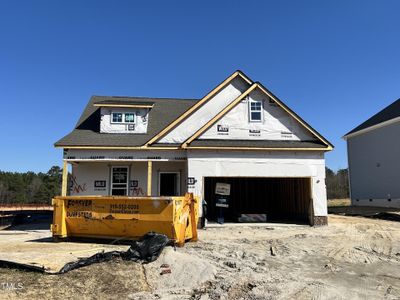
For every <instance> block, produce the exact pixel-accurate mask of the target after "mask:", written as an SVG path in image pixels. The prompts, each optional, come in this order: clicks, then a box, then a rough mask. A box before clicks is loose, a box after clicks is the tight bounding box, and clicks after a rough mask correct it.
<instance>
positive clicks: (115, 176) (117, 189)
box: [111, 167, 128, 196]
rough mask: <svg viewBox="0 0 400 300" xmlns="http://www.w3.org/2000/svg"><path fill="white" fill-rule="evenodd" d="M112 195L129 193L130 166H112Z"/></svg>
mask: <svg viewBox="0 0 400 300" xmlns="http://www.w3.org/2000/svg"><path fill="white" fill-rule="evenodd" d="M111 195H112V196H126V195H128V167H112V174H111Z"/></svg>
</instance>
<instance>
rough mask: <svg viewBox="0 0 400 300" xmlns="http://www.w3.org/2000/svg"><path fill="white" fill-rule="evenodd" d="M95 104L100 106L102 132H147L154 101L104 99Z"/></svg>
mask: <svg viewBox="0 0 400 300" xmlns="http://www.w3.org/2000/svg"><path fill="white" fill-rule="evenodd" d="M93 105H94V106H95V107H99V108H100V133H147V125H148V116H149V112H150V110H151V109H152V108H153V105H154V103H152V102H134V101H132V102H127V101H118V100H103V101H98V102H95V103H94V104H93Z"/></svg>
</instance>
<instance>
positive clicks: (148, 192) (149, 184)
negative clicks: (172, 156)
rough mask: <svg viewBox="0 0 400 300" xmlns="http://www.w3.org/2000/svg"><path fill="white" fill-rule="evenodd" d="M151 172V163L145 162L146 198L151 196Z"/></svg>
mask: <svg viewBox="0 0 400 300" xmlns="http://www.w3.org/2000/svg"><path fill="white" fill-rule="evenodd" d="M152 171H153V162H152V161H151V160H149V161H148V162H147V196H151V176H152Z"/></svg>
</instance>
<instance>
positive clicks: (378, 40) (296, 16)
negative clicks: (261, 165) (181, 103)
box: [0, 0, 400, 171]
mask: <svg viewBox="0 0 400 300" xmlns="http://www.w3.org/2000/svg"><path fill="white" fill-rule="evenodd" d="M399 11H400V1H389V0H386V1H368V0H363V1H307V0H305V1H295V0H293V1H285V0H284V1H225V2H224V1H196V2H194V1H179V2H178V1H99V0H96V1H54V0H52V1H11V0H10V1H1V2H0V99H1V106H2V111H3V113H2V117H1V118H0V126H1V131H0V141H1V142H0V143H1V148H0V170H8V171H28V170H32V171H47V170H48V169H49V168H50V167H51V166H52V165H60V164H61V159H62V151H61V150H60V149H54V148H53V143H54V142H55V141H57V140H58V139H59V138H61V137H62V136H64V135H65V134H67V133H68V132H69V131H70V130H71V129H72V128H73V126H74V125H75V123H76V121H77V119H78V117H79V115H80V113H81V112H82V109H83V108H84V106H85V105H86V103H87V101H88V99H89V97H90V96H91V95H131V96H153V97H183V98H185V97H188V98H200V97H202V96H204V95H205V94H206V93H207V92H208V91H209V90H210V89H212V88H213V87H214V86H215V85H217V84H218V83H219V82H220V81H222V80H223V79H224V78H225V77H227V76H228V75H229V74H231V73H232V72H233V71H235V70H236V69H241V70H243V71H244V72H245V73H246V74H247V75H249V76H250V78H252V79H254V80H256V81H261V82H262V83H263V84H264V85H265V86H266V87H268V88H269V89H270V90H271V91H272V92H274V93H275V94H276V95H277V96H278V97H279V98H280V99H282V100H283V101H284V102H285V103H286V104H287V105H288V106H289V107H291V108H292V109H293V110H294V111H296V112H297V113H298V114H299V115H300V116H302V117H303V118H304V119H305V120H306V121H308V122H309V123H310V124H311V125H312V126H313V127H314V128H316V129H317V130H318V131H319V132H320V133H322V134H323V135H324V136H325V137H326V138H328V139H329V140H330V141H331V142H332V143H333V144H334V145H335V146H336V148H335V150H334V151H332V152H330V153H328V154H327V155H326V161H327V166H328V167H330V168H332V169H335V170H336V169H338V168H344V167H346V166H347V158H346V149H345V142H344V141H343V140H342V139H341V137H342V136H343V134H345V133H346V132H347V131H349V130H351V129H352V128H353V127H355V126H356V125H358V124H359V123H361V122H362V121H364V120H365V119H367V118H369V117H370V116H371V115H373V114H375V113H376V112H378V111H379V110H380V109H382V108H384V107H385V106H387V105H388V104H390V103H391V102H393V101H394V100H396V99H397V98H399V97H400V85H399V83H400V67H399V66H400V54H399V53H400V52H399V49H400V26H399V23H398V12H399Z"/></svg>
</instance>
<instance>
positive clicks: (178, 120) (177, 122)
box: [146, 71, 252, 146]
mask: <svg viewBox="0 0 400 300" xmlns="http://www.w3.org/2000/svg"><path fill="white" fill-rule="evenodd" d="M236 76H240V77H241V78H243V79H244V80H245V81H247V82H248V83H249V84H251V83H252V81H251V80H250V79H249V78H247V77H246V76H245V75H244V74H243V73H242V72H240V71H236V72H235V73H233V74H232V75H231V76H229V77H228V78H227V79H225V80H224V81H223V82H222V83H220V84H219V85H218V86H217V87H216V88H214V89H213V90H212V91H211V92H209V93H208V94H207V95H206V96H204V97H203V98H202V99H201V100H200V101H199V102H197V103H196V104H195V105H193V106H192V107H191V108H189V109H188V110H187V111H186V112H185V113H183V114H182V115H181V116H180V117H178V118H177V119H176V120H175V121H173V122H172V123H171V124H169V125H168V126H167V127H165V128H164V129H163V130H161V131H160V133H158V134H157V135H156V136H155V137H153V138H152V139H151V140H150V141H148V142H147V143H146V146H148V145H151V144H153V143H154V142H156V141H157V140H159V139H160V138H161V137H162V136H164V135H165V134H167V133H168V132H169V131H170V130H171V129H172V128H174V127H175V126H177V125H178V124H179V123H180V122H181V121H183V120H184V119H185V118H186V117H188V116H189V115H191V114H192V113H193V112H194V111H196V110H197V109H198V108H199V107H200V106H202V105H203V104H204V103H205V102H207V101H208V100H209V99H210V98H211V97H213V96H214V95H215V94H217V93H218V92H219V91H220V90H221V89H222V88H223V87H224V86H225V85H226V84H228V83H229V82H230V81H232V80H233V79H234V78H235V77H236Z"/></svg>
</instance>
